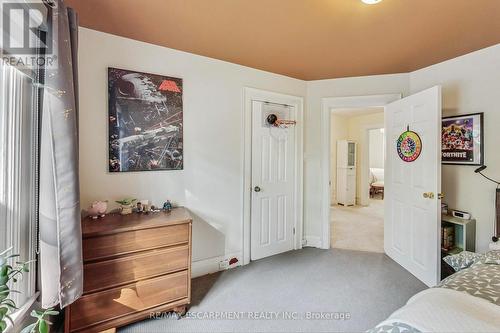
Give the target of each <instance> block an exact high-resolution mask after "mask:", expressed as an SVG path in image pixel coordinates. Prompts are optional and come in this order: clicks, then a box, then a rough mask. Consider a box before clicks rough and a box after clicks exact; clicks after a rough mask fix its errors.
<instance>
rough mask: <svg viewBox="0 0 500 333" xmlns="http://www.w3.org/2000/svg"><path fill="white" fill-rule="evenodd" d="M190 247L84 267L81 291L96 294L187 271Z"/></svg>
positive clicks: (156, 251) (153, 252) (142, 254)
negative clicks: (136, 282) (175, 272)
mask: <svg viewBox="0 0 500 333" xmlns="http://www.w3.org/2000/svg"><path fill="white" fill-rule="evenodd" d="M188 260H189V246H188V245H180V246H175V247H170V248H166V249H160V250H152V251H147V252H141V253H138V254H133V255H128V256H126V257H123V258H118V259H110V260H106V261H101V262H95V263H90V264H85V265H84V267H83V269H84V278H83V292H84V293H89V292H95V291H98V290H103V289H109V288H113V287H116V286H120V285H125V284H129V283H132V282H135V281H138V280H144V279H147V278H151V277H154V276H158V275H164V274H167V273H171V272H174V271H180V270H183V269H187V268H188V266H189V262H188Z"/></svg>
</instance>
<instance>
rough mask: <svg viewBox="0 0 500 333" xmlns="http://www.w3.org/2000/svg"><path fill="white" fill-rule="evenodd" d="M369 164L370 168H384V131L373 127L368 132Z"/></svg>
mask: <svg viewBox="0 0 500 333" xmlns="http://www.w3.org/2000/svg"><path fill="white" fill-rule="evenodd" d="M368 141H369V145H370V147H369V148H368V149H369V154H368V155H369V157H368V158H369V164H370V168H378V169H383V168H384V155H385V153H384V151H385V147H384V133H383V132H381V131H380V128H379V129H372V130H370V131H369V132H368Z"/></svg>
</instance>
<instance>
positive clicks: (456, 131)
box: [441, 113, 483, 165]
mask: <svg viewBox="0 0 500 333" xmlns="http://www.w3.org/2000/svg"><path fill="white" fill-rule="evenodd" d="M482 127H483V114H482V113H477V114H470V115H463V116H456V117H447V118H443V126H442V134H441V135H442V137H441V143H442V162H443V163H444V164H468V165H481V164H482V163H483V151H482V150H483V149H482V142H483V140H482V136H483V133H482V130H483V129H482Z"/></svg>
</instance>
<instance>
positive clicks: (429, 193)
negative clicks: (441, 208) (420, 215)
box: [424, 192, 434, 199]
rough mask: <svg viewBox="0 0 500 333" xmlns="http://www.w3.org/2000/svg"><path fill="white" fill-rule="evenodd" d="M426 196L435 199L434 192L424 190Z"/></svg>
mask: <svg viewBox="0 0 500 333" xmlns="http://www.w3.org/2000/svg"><path fill="white" fill-rule="evenodd" d="M424 198H426V199H434V192H424Z"/></svg>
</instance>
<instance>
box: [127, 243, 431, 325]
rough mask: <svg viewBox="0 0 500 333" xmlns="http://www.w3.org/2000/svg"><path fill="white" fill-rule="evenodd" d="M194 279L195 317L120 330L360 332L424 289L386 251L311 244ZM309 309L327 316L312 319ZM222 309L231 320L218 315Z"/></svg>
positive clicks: (146, 323) (150, 321) (192, 307)
mask: <svg viewBox="0 0 500 333" xmlns="http://www.w3.org/2000/svg"><path fill="white" fill-rule="evenodd" d="M192 286H193V292H192V296H193V297H192V300H193V302H192V305H191V308H190V309H189V311H190V313H191V314H192V316H191V317H188V318H182V319H180V320H175V319H174V318H163V319H149V320H145V321H142V322H139V323H136V324H133V325H130V326H127V327H123V328H121V329H120V330H119V332H121V333H139V332H140V333H146V332H147V333H153V332H361V331H365V330H367V329H369V328H371V327H373V326H375V325H376V324H377V323H379V322H380V321H382V320H384V319H385V318H386V317H387V316H389V315H390V314H391V313H392V312H393V311H394V310H396V309H397V308H399V307H401V306H402V305H404V304H405V303H406V301H407V300H408V299H409V298H410V297H411V296H412V295H414V294H416V293H417V292H419V291H421V290H423V289H425V288H426V287H425V285H424V284H422V283H421V282H420V281H418V280H417V279H416V278H415V277H413V276H412V275H411V274H409V273H408V272H406V271H405V270H404V269H403V268H402V267H401V266H399V265H398V264H396V263H395V262H394V261H392V260H391V259H389V257H387V256H386V255H384V254H380V253H369V252H356V251H349V250H337V249H332V250H319V249H312V248H306V249H303V250H299V251H292V252H288V253H284V254H280V255H277V256H274V257H270V258H266V259H262V260H259V261H255V262H252V263H251V264H250V265H247V266H244V267H239V268H236V269H233V270H229V271H225V272H223V273H218V274H212V275H209V276H204V277H200V278H198V279H194V280H193V285H192ZM266 311H267V312H266ZM251 312H257V313H251ZM311 312H316V314H315V315H316V316H318V315H321V314H322V315H323V318H316V319H311V316H310V315H309V314H308V313H311ZM188 314H189V313H188ZM221 315H225V316H226V319H214V318H215V316H221ZM285 315H286V316H288V317H287V319H286V320H285V319H283V316H285ZM195 316H196V317H197V318H194V317H195ZM210 316H212V318H210ZM230 316H233V319H231V318H228V317H230ZM237 316H239V319H237V318H238V317H237ZM339 316H344V317H346V316H350V318H348V319H339ZM250 317H251V318H261V320H256V319H249V318H250ZM276 317H277V318H278V319H276ZM266 318H267V319H266Z"/></svg>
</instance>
